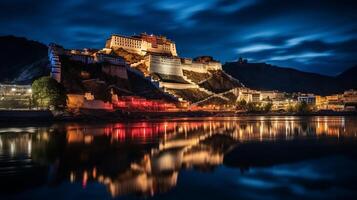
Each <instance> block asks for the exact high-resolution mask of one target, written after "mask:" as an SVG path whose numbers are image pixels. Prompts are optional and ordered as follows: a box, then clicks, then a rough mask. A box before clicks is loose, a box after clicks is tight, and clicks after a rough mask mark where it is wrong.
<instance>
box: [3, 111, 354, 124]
mask: <svg viewBox="0 0 357 200" xmlns="http://www.w3.org/2000/svg"><path fill="white" fill-rule="evenodd" d="M249 116H253V117H254V116H271V117H273V116H277V117H279V116H281V117H284V116H286V117H288V116H305V117H309V116H311V117H313V116H357V112H356V111H354V112H351V111H350V112H336V111H328V112H326V111H323V112H322V111H320V112H312V113H287V112H284V113H281V112H269V113H243V112H242V113H237V112H233V111H177V112H139V111H137V112H124V111H112V112H108V111H105V110H81V111H80V113H76V114H75V113H70V112H58V111H49V110H0V123H1V124H3V123H4V122H30V123H36V122H37V123H41V122H86V121H89V122H90V121H102V122H103V121H104V122H114V121H133V120H156V119H158V120H159V119H175V118H202V117H249Z"/></svg>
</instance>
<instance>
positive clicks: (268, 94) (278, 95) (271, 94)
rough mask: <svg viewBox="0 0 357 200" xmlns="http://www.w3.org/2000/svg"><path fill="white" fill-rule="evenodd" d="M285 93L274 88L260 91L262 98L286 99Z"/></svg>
mask: <svg viewBox="0 0 357 200" xmlns="http://www.w3.org/2000/svg"><path fill="white" fill-rule="evenodd" d="M284 96H285V93H282V92H279V91H276V90H272V91H260V100H266V99H270V100H272V99H284V98H285V97H284Z"/></svg>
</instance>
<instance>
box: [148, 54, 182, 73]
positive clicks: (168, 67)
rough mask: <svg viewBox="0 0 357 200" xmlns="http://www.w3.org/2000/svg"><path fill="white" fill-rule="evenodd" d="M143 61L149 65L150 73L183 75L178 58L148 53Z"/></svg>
mask: <svg viewBox="0 0 357 200" xmlns="http://www.w3.org/2000/svg"><path fill="white" fill-rule="evenodd" d="M145 63H146V65H147V66H148V67H149V71H150V73H158V74H165V75H175V76H183V73H182V68H181V60H180V59H179V58H176V57H167V56H159V55H149V56H147V57H146V62H145Z"/></svg>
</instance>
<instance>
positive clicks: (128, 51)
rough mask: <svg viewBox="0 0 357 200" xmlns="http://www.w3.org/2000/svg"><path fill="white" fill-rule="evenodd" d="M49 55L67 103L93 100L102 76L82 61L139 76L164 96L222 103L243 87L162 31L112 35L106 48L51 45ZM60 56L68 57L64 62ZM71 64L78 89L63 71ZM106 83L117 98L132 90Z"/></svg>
mask: <svg viewBox="0 0 357 200" xmlns="http://www.w3.org/2000/svg"><path fill="white" fill-rule="evenodd" d="M49 59H50V63H51V76H52V77H53V78H54V79H56V80H57V81H58V82H62V83H63V84H64V85H65V86H66V88H68V87H69V88H72V89H73V90H74V91H73V95H72V96H71V95H69V100H70V103H71V102H73V104H72V105H77V104H78V101H79V102H80V103H79V104H80V105H81V106H83V104H84V103H83V102H86V100H92V101H93V100H96V99H98V98H96V97H95V96H96V95H95V94H94V95H93V93H96V92H93V89H94V88H95V87H97V86H98V85H100V84H101V83H103V82H105V81H104V80H101V78H102V77H96V75H95V74H94V73H91V72H89V71H88V70H85V68H86V66H87V67H88V66H95V65H100V68H101V73H103V74H106V75H107V76H111V77H116V78H118V79H120V80H128V79H130V75H128V74H135V75H137V76H142V77H143V78H144V79H146V80H148V81H149V82H150V84H151V85H153V86H155V87H156V88H157V90H159V91H161V92H162V93H164V95H167V96H170V97H172V98H174V99H176V100H178V101H179V102H187V103H189V104H190V105H204V104H210V105H211V104H221V103H222V101H223V102H235V101H236V99H237V96H238V94H237V92H239V91H238V90H237V88H240V87H242V84H241V83H239V81H237V80H235V79H234V78H232V77H231V76H229V75H228V74H226V73H225V72H224V71H222V64H221V63H220V62H218V61H215V60H214V59H213V58H212V57H210V56H202V57H197V58H195V59H192V58H181V57H179V55H178V53H177V51H176V44H175V43H174V42H173V41H171V40H169V39H167V38H166V37H164V36H155V35H148V34H140V35H135V36H130V37H128V36H122V35H111V36H110V38H109V39H108V40H107V41H106V44H105V47H104V48H103V49H100V50H94V49H83V50H75V49H72V50H70V49H65V48H63V47H61V46H59V45H56V44H50V45H49ZM64 61H66V62H67V64H66V65H67V66H65V64H64ZM69 63H70V64H69ZM79 63H80V64H79ZM68 64H69V65H71V66H70V67H69V68H70V69H68ZM75 65H83V68H82V69H81V70H79V67H76V66H75ZM66 68H67V69H66ZM76 69H78V70H79V71H78V73H79V74H78V76H79V77H78V78H79V80H77V82H78V81H80V82H81V83H80V84H78V85H79V86H78V87H77V89H74V87H73V83H72V82H73V80H68V79H67V76H68V75H64V70H66V71H67V72H68V71H69V70H76ZM97 75H98V74H97ZM128 77H129V78H128ZM70 82H71V83H70ZM124 82H125V81H124ZM124 85H125V84H124ZM107 86H108V87H114V89H113V88H111V90H110V94H111V95H112V96H113V95H114V96H116V97H115V98H114V99H115V101H118V99H120V98H121V96H123V95H122V94H126V93H130V90H131V88H130V89H129V88H125V87H122V86H123V85H120V84H109V85H107ZM78 88H81V89H78ZM72 89H70V90H72ZM106 89H108V88H106ZM75 90H77V91H75ZM128 91H129V92H128ZM151 92H152V91H151ZM88 93H89V94H91V95H88ZM135 93H136V94H133V95H135V96H140V94H139V95H138V94H137V92H135ZM78 99H80V100H78ZM71 100H73V101H71ZM112 100H113V98H112ZM112 103H113V102H112ZM223 104H224V103H223ZM70 105H71V104H70ZM103 105H104V104H103ZM92 106H93V105H92ZM109 107H111V106H109Z"/></svg>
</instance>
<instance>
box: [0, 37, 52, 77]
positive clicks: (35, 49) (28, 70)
mask: <svg viewBox="0 0 357 200" xmlns="http://www.w3.org/2000/svg"><path fill="white" fill-rule="evenodd" d="M0 52H1V53H0V82H9V83H29V82H31V81H32V80H33V79H35V78H37V77H39V76H42V75H43V74H48V68H47V63H48V59H47V46H46V45H44V44H42V43H40V42H36V41H32V40H28V39H26V38H23V37H15V36H1V37H0Z"/></svg>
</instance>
